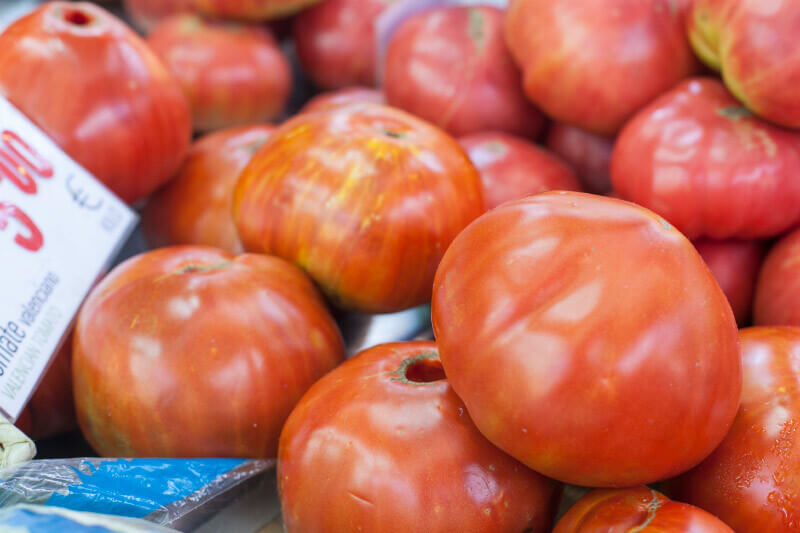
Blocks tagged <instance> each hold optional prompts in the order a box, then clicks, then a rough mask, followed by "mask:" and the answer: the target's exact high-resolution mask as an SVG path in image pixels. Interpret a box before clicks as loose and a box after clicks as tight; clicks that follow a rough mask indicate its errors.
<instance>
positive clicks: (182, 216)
mask: <svg viewBox="0 0 800 533" xmlns="http://www.w3.org/2000/svg"><path fill="white" fill-rule="evenodd" d="M274 129H275V127H274V126H263V125H253V126H241V127H238V128H231V129H226V130H222V131H218V132H216V133H211V134H209V135H207V136H205V137H203V138H201V139H200V140H198V141H197V142H196V143H195V144H194V146H193V147H192V149H191V150H190V151H189V156H188V157H187V158H186V161H184V163H183V167H181V169H180V171H179V172H178V175H177V176H176V177H175V179H173V180H172V181H171V182H169V184H167V186H166V187H164V188H163V189H161V190H160V191H158V192H157V193H156V194H155V195H154V196H153V197H152V198H151V199H150V201H149V202H148V203H147V207H146V208H145V210H144V212H143V213H142V229H143V230H144V232H145V235H146V236H147V240H148V242H149V243H150V245H151V246H153V247H160V246H167V245H170V244H200V245H206V246H215V247H217V248H222V249H223V250H226V251H228V252H231V253H242V252H243V251H244V247H243V246H242V243H241V241H240V240H239V235H238V234H237V233H236V225H235V224H234V223H233V214H232V209H233V189H234V187H235V186H236V181H237V180H238V179H239V174H241V172H242V170H243V169H244V168H245V167H246V166H247V164H248V163H249V162H250V160H251V159H252V158H253V154H255V152H256V151H257V150H258V149H259V148H260V147H261V145H263V144H264V143H265V142H266V141H267V139H269V137H270V135H271V134H272V132H273V130H274Z"/></svg>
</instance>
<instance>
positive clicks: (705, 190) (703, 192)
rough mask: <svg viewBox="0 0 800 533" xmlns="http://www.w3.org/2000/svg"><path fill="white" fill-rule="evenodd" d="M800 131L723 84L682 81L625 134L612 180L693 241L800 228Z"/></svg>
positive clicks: (618, 147)
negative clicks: (761, 112) (746, 103)
mask: <svg viewBox="0 0 800 533" xmlns="http://www.w3.org/2000/svg"><path fill="white" fill-rule="evenodd" d="M798 169H800V133H796V132H792V131H789V130H785V129H782V128H779V127H776V126H773V125H771V124H769V123H767V122H764V121H762V120H760V119H758V118H756V117H754V116H752V115H751V114H750V113H749V112H748V111H747V110H746V109H745V108H743V107H741V105H739V102H737V101H736V99H735V98H733V96H731V94H730V93H729V92H728V91H727V90H726V89H725V87H724V86H723V85H722V83H720V82H719V81H717V80H714V79H711V78H695V79H691V80H687V81H685V82H684V83H681V84H680V85H678V86H677V87H675V88H674V89H673V90H671V91H669V92H668V93H666V94H664V95H662V96H661V97H659V98H658V99H656V100H655V101H654V102H652V103H651V104H650V105H649V106H647V107H646V108H645V109H643V110H642V111H641V112H639V113H638V114H637V115H636V116H635V117H634V118H633V119H632V120H631V121H630V122H629V123H628V124H626V126H625V129H623V130H622V133H620V135H619V137H618V138H617V142H616V144H615V145H614V153H613V155H612V158H611V179H612V181H613V183H614V190H616V191H617V192H618V193H619V194H620V195H621V196H622V197H623V198H625V199H626V200H631V201H633V202H636V203H637V204H639V205H642V206H644V207H647V208H649V209H652V210H654V211H655V212H657V213H658V214H660V215H661V216H663V217H664V218H666V219H667V220H668V221H669V222H670V223H671V224H674V225H675V226H676V227H677V228H678V229H679V230H681V231H682V232H683V233H684V234H685V235H686V236H687V237H689V238H690V239H694V238H697V237H701V236H708V237H712V238H715V239H727V238H739V239H750V238H759V237H761V238H766V237H772V236H775V235H778V234H780V233H781V232H783V231H786V230H787V229H789V228H790V227H792V226H793V225H794V224H796V223H797V222H800V209H798V208H797V206H798V205H800V180H798V179H796V175H797V171H798Z"/></svg>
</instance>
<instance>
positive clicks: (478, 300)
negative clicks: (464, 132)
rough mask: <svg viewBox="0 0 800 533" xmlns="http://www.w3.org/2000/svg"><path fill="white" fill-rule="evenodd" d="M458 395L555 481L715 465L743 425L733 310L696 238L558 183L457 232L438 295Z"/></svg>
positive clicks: (591, 482)
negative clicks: (717, 450) (729, 434)
mask: <svg viewBox="0 0 800 533" xmlns="http://www.w3.org/2000/svg"><path fill="white" fill-rule="evenodd" d="M432 317H433V329H434V332H435V334H436V340H437V342H438V345H439V350H440V352H441V357H442V363H443V365H444V368H445V371H446V372H447V376H448V379H449V380H450V383H451V384H452V385H453V389H454V390H455V391H456V393H457V394H458V395H459V396H460V397H461V398H462V399H463V400H464V403H465V404H466V406H467V409H468V410H469V413H470V416H471V417H472V419H473V420H474V421H475V425H476V426H478V429H480V430H481V433H483V434H484V435H485V436H486V437H487V438H488V439H489V440H490V441H492V442H493V443H494V444H496V445H497V446H499V447H500V448H501V449H503V450H505V451H506V452H507V453H509V454H511V455H512V456H513V457H515V458H517V459H518V460H520V461H522V462H523V463H525V464H526V465H528V466H530V467H531V468H533V469H534V470H536V471H538V472H541V473H542V474H544V475H546V476H549V477H552V478H554V479H558V480H560V481H565V482H569V483H573V484H575V485H584V486H604V487H611V486H617V487H619V486H631V485H636V484H639V483H649V482H652V481H656V480H659V479H665V478H667V477H670V476H674V475H676V474H679V473H681V472H683V471H685V470H687V469H689V468H691V467H692V466H694V465H696V464H697V463H698V462H700V461H701V460H702V459H703V458H705V457H706V456H707V455H708V454H709V453H710V452H711V451H712V450H713V449H714V447H715V446H716V445H717V444H719V442H720V441H721V440H722V438H723V437H724V436H725V432H726V431H727V430H728V428H729V427H730V425H731V422H733V418H734V416H735V415H736V408H737V405H738V401H739V392H740V389H741V362H740V360H739V351H738V346H737V337H736V334H737V330H736V322H735V320H734V318H733V313H732V312H731V308H730V306H729V305H728V302H727V300H726V299H725V295H724V294H723V293H722V291H721V290H720V288H719V285H717V282H716V281H714V277H713V276H712V274H711V272H710V271H709V270H708V268H707V267H706V266H705V264H703V261H702V259H701V258H700V255H699V254H698V253H697V251H696V250H695V249H694V247H693V246H692V244H691V243H690V242H689V241H688V240H687V239H686V238H685V237H684V236H683V235H681V234H680V233H679V232H678V231H677V230H676V229H675V228H673V227H672V226H670V225H669V224H667V223H666V221H664V219H662V218H661V217H659V216H657V215H655V214H654V213H651V212H650V211H647V210H646V209H643V208H641V207H638V206H635V205H633V204H630V203H627V202H623V201H620V200H616V199H613V198H605V197H601V196H593V195H588V194H582V193H575V192H547V193H541V194H537V195H535V196H529V197H528V198H524V199H522V200H517V201H515V202H509V203H507V204H504V205H502V206H500V207H498V208H496V209H493V210H492V211H489V212H487V213H486V214H484V215H483V216H482V217H481V218H479V219H478V220H476V221H475V222H474V223H473V224H471V225H470V226H469V227H467V229H465V230H464V231H463V232H461V234H460V235H459V236H458V237H456V239H455V240H454V241H453V243H452V245H451V246H450V248H448V250H447V253H446V254H445V256H444V258H443V259H442V262H441V265H440V267H439V270H438V271H437V273H436V280H435V282H434V289H433V309H432Z"/></svg>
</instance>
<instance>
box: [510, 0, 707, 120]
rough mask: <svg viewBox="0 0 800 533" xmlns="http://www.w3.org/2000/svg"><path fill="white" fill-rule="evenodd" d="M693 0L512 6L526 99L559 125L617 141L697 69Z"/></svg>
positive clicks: (522, 1)
mask: <svg viewBox="0 0 800 533" xmlns="http://www.w3.org/2000/svg"><path fill="white" fill-rule="evenodd" d="M685 4H687V2H686V1H676V0H651V1H647V2H642V1H641V0H591V1H590V0H512V2H511V3H510V5H509V8H508V13H507V16H506V19H505V20H506V27H505V35H506V42H507V43H508V47H509V50H510V51H511V55H512V56H513V57H514V59H515V60H516V62H517V64H518V65H519V66H520V68H521V69H522V71H523V82H524V86H525V92H526V93H527V95H528V96H529V97H530V98H531V100H533V102H534V103H536V104H537V105H538V106H539V107H540V108H541V109H542V110H543V111H544V112H545V113H547V114H548V115H549V116H550V117H552V118H554V119H556V120H557V121H559V122H565V123H567V124H570V125H573V126H577V127H579V128H581V129H585V130H589V131H592V132H594V133H599V134H603V135H611V134H614V133H616V132H617V131H618V130H619V129H620V127H622V125H623V124H624V123H625V121H626V120H627V119H628V118H629V117H630V116H631V115H633V114H634V113H635V112H636V111H637V110H638V109H639V108H641V107H642V106H644V105H645V104H647V103H648V102H649V101H650V100H652V99H653V98H655V97H656V96H658V95H659V94H661V93H662V92H664V91H666V90H667V89H669V88H670V87H672V86H673V85H675V84H676V83H677V82H678V81H679V80H680V79H682V78H684V77H686V76H688V75H690V74H692V73H693V72H696V71H697V70H698V64H697V60H696V59H695V57H694V54H692V50H691V47H690V46H689V43H688V41H687V40H686V34H685V32H684V27H683V16H684V12H685V11H686V5H685Z"/></svg>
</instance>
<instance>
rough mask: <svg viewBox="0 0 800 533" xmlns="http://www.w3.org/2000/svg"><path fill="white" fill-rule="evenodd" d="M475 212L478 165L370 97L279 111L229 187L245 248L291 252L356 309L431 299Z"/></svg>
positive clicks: (437, 134)
mask: <svg viewBox="0 0 800 533" xmlns="http://www.w3.org/2000/svg"><path fill="white" fill-rule="evenodd" d="M482 212H483V198H482V197H481V183H480V176H479V175H478V172H477V171H476V170H475V167H473V166H472V164H471V163H470V161H469V158H468V157H467V155H466V154H465V153H464V151H463V150H462V149H461V147H459V145H458V143H457V142H456V141H455V140H453V139H452V138H450V137H449V136H448V135H446V134H445V133H444V132H442V131H441V130H439V129H438V128H435V127H433V126H431V125H430V124H428V123H426V122H423V121H421V120H419V119H417V118H414V117H412V116H411V115H409V114H407V113H404V112H402V111H399V110H396V109H392V108H390V107H386V106H381V105H377V104H362V105H352V106H347V107H341V108H337V109H331V110H327V111H320V112H318V113H303V114H300V115H298V116H297V117H295V118H294V119H292V120H290V121H288V122H286V123H285V124H283V125H282V126H281V127H279V128H278V129H277V130H276V131H275V133H274V134H273V136H272V138H271V139H270V140H269V142H267V144H265V145H264V147H263V148H262V149H261V150H260V151H259V152H258V153H257V154H256V155H255V157H254V158H253V160H252V161H251V162H250V164H249V165H248V167H247V168H246V169H245V170H244V172H243V173H242V176H241V178H239V183H238V184H237V186H236V191H235V196H234V219H235V220H236V227H237V228H238V230H239V236H240V237H241V239H242V243H243V244H244V247H245V249H247V250H249V251H254V252H262V253H268V254H275V255H278V256H280V257H283V258H286V259H289V260H290V261H293V262H295V263H296V264H298V265H299V266H300V267H301V268H303V269H304V270H306V271H307V272H308V273H309V274H310V275H311V277H312V278H313V279H314V280H315V281H316V282H317V283H318V284H319V285H320V287H321V288H322V290H323V291H324V292H325V293H326V294H327V295H328V297H330V298H331V299H332V301H333V302H334V303H336V304H337V305H339V306H341V307H343V308H346V309H352V310H357V311H365V312H389V311H399V310H401V309H405V308H408V307H413V306H415V305H419V304H422V303H425V302H427V301H429V300H430V297H431V286H432V284H433V275H434V273H435V272H436V267H437V265H438V264H439V260H440V259H441V257H442V254H443V253H444V251H445V249H446V248H447V246H448V245H449V244H450V242H451V241H452V240H453V238H454V237H455V236H456V235H457V234H458V232H459V231H461V229H463V228H464V227H465V226H466V225H467V224H468V223H469V222H471V221H472V220H473V219H474V218H476V217H477V216H479V215H480V214H481V213H482Z"/></svg>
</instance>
